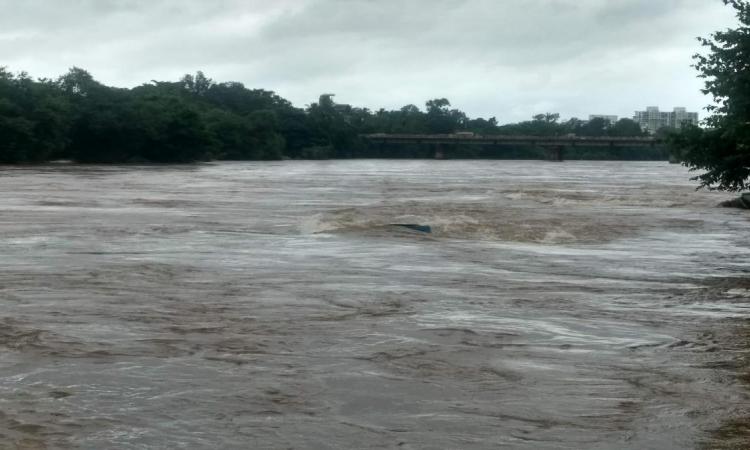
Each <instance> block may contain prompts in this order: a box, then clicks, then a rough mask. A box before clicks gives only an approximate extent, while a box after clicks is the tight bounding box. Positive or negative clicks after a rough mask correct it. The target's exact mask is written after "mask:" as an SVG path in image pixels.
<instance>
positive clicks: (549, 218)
mask: <svg viewBox="0 0 750 450" xmlns="http://www.w3.org/2000/svg"><path fill="white" fill-rule="evenodd" d="M689 176H690V175H689V174H688V172H687V171H686V170H685V169H684V168H682V167H679V166H674V165H668V164H666V163H615V162H567V163H563V164H554V163H544V162H510V161H497V162H488V161H473V162H459V161H339V162H281V163H225V164H205V165H196V166H179V167H171V166H159V167H112V166H108V167H105V166H85V167H80V166H65V165H60V166H42V167H15V168H13V167H4V168H0V192H2V195H1V196H0V255H1V259H0V305H2V309H0V443H1V444H0V448H6V447H7V448H28V449H35V448H82V449H103V448H117V449H151V448H154V449H161V448H163V449H167V448H186V449H188V448H189V449H193V448H227V449H229V448H237V449H244V448H259V449H261V448H263V449H265V448H269V449H270V448H293V449H354V448H362V449H446V448H449V449H489V448H519V449H646V448H653V449H685V448H699V447H701V446H704V445H713V444H712V442H714V441H712V439H721V438H722V434H721V433H717V432H716V430H722V429H725V428H726V427H727V426H728V425H727V424H733V423H738V421H742V420H744V419H743V418H744V417H748V415H749V412H748V406H749V404H750V398H749V396H748V390H747V388H746V386H744V385H743V381H742V377H743V374H744V375H746V374H747V364H746V363H747V358H748V353H747V351H746V349H747V346H746V344H747V341H748V332H747V324H748V319H749V318H750V290H749V289H750V283H749V282H748V281H747V280H748V278H749V277H748V272H750V240H748V237H750V215H748V214H747V212H746V211H739V210H731V209H721V208H716V205H717V204H718V203H719V202H721V201H722V200H726V199H727V198H728V197H727V195H722V194H717V193H710V192H696V191H695V190H694V185H693V183H692V182H691V181H689ZM393 223H415V224H424V225H429V226H431V227H432V230H433V233H432V234H430V235H427V234H424V233H419V232H416V231H412V230H408V229H404V228H403V227H392V226H390V225H389V224H393ZM746 378H747V377H746ZM723 427H724V428H723ZM730 437H731V439H735V440H734V441H732V442H735V443H737V442H740V440H736V439H740V437H738V436H735V435H732V436H730ZM716 445H718V444H716ZM727 445H729V444H727Z"/></svg>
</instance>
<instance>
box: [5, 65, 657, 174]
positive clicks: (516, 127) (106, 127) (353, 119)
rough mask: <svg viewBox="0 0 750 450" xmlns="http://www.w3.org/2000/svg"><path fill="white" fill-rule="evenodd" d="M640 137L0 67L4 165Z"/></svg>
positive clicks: (389, 151) (384, 153) (411, 154)
mask: <svg viewBox="0 0 750 450" xmlns="http://www.w3.org/2000/svg"><path fill="white" fill-rule="evenodd" d="M462 131H463V132H474V133H477V134H510V135H541V136H554V135H567V134H576V135H578V136H641V135H643V132H642V131H641V129H640V127H639V126H638V124H637V123H635V122H633V121H632V120H629V119H622V120H620V121H619V122H617V123H615V124H610V123H609V122H608V121H606V120H603V119H593V120H591V121H582V120H578V119H571V120H568V121H560V116H559V115H558V114H550V113H547V114H539V115H537V116H534V117H533V118H532V119H531V120H529V121H525V122H521V123H515V124H507V125H499V124H498V122H497V120H496V119H495V118H489V119H484V118H474V119H472V118H470V117H468V116H467V115H466V114H465V113H464V112H462V111H460V110H458V109H455V108H452V107H451V104H450V102H449V101H448V100H447V99H444V98H439V99H433V100H430V101H427V102H426V104H425V106H424V109H420V108H419V107H417V106H415V105H407V106H404V107H403V108H401V109H398V110H391V111H389V110H385V109H380V110H377V111H371V110H369V109H367V108H358V107H353V106H350V105H343V104H337V103H336V102H335V101H334V96H333V95H332V94H324V95H321V96H320V98H319V100H318V101H317V102H315V103H312V104H311V105H309V106H307V107H306V108H298V107H295V106H294V105H292V104H291V103H290V102H289V101H287V100H285V99H284V98H282V97H280V96H279V95H277V94H275V93H274V92H272V91H267V90H263V89H249V88H247V87H245V86H244V85H243V84H242V83H238V82H224V83H220V82H214V81H213V80H211V79H209V78H208V77H206V76H205V75H204V74H203V73H202V72H198V73H197V74H195V75H185V76H184V77H183V78H182V79H180V80H179V81H175V82H162V81H153V82H151V83H148V84H144V85H141V86H138V87H136V88H133V89H123V88H116V87H111V86H106V85H104V84H102V83H100V82H98V81H96V80H95V79H94V78H93V77H92V76H91V74H90V73H89V72H87V71H85V70H83V69H80V68H73V69H71V70H70V71H69V72H68V73H66V74H65V75H63V76H61V77H59V78H57V79H33V78H31V77H30V76H29V75H28V74H27V73H23V72H22V73H12V72H10V71H8V70H7V69H5V68H0V163H39V162H45V161H50V160H72V161H76V162H81V163H122V162H156V163H187V162H195V161H207V160H277V159H283V158H293V159H298V158H299V159H323V158H378V157H388V158H422V157H430V156H432V153H431V151H430V149H425V148H422V147H419V146H411V147H410V146H394V147H387V146H385V147H383V146H378V147H374V146H369V145H368V144H367V142H365V141H364V140H363V139H361V137H360V136H361V135H363V134H370V133H408V134H444V133H456V132H462ZM446 151H447V153H448V155H447V156H448V157H456V158H479V157H483V158H526V157H530V158H534V157H537V156H539V152H541V150H539V149H528V148H507V147H505V148H480V147H468V146H467V147H462V146H457V147H455V148H448V149H446ZM576 151H577V152H578V154H571V155H569V156H568V157H573V158H575V157H576V156H577V157H582V158H586V157H588V158H593V159H663V158H666V156H667V155H666V154H665V153H664V152H663V151H661V152H660V151H658V150H653V149H645V150H644V149H627V150H622V149H619V150H615V149H587V150H576Z"/></svg>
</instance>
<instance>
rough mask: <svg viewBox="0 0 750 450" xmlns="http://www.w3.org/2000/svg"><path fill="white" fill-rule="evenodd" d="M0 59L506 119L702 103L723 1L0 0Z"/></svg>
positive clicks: (725, 15) (49, 68) (31, 66)
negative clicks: (709, 48)
mask: <svg viewBox="0 0 750 450" xmlns="http://www.w3.org/2000/svg"><path fill="white" fill-rule="evenodd" d="M0 11H2V14H0V65H5V66H8V67H9V68H10V69H11V70H14V71H18V70H25V71H28V72H29V73H30V74H31V75H32V76H35V77H52V76H57V75H60V74H61V73H63V72H65V71H66V70H67V69H68V68H69V67H71V66H79V67H83V68H85V69H87V70H89V71H90V72H92V74H93V75H94V76H95V77H96V78H97V79H98V80H100V81H102V82H104V83H106V84H111V85H117V86H135V85H138V84H142V83H144V82H148V81H149V80H152V79H157V80H176V79H178V78H179V77H180V76H181V75H183V74H185V73H187V72H194V71H196V70H203V71H204V72H205V73H206V74H207V75H208V76H209V77H211V78H213V79H215V80H217V81H230V80H231V81H241V82H243V83H245V84H246V85H247V86H248V87H258V88H264V89H270V90H274V91H276V92H278V93H279V94H280V95H282V96H284V97H286V98H288V99H289V100H291V101H292V102H294V103H295V104H296V105H298V106H304V105H306V104H309V103H311V102H313V101H315V100H316V99H317V97H318V95H319V94H321V93H335V94H336V100H337V102H340V103H350V104H353V105H358V106H366V107H369V108H372V109H378V108H381V107H384V108H388V109H391V108H399V107H401V106H403V105H405V104H409V103H413V104H416V105H418V106H420V107H422V106H423V105H424V102H425V100H427V99H430V98H435V97H447V98H448V99H450V100H451V102H452V104H453V106H454V107H457V108H459V109H462V110H464V111H466V112H467V113H469V114H470V115H472V116H484V117H490V116H496V117H497V118H498V120H500V121H501V122H509V121H519V120H525V119H528V118H529V117H530V116H531V115H532V114H534V113H538V112H548V111H549V112H560V113H561V114H562V116H563V117H566V118H567V117H581V118H587V117H588V115H589V114H592V113H596V114H616V115H620V116H627V117H630V116H632V114H633V111H634V110H635V109H642V108H643V107H645V106H647V105H659V106H661V107H662V108H664V109H671V107H673V106H686V107H688V108H690V109H691V110H699V109H701V108H702V107H703V106H705V104H706V103H707V101H708V100H707V99H706V98H705V97H704V96H703V95H702V94H701V93H700V92H699V89H700V87H701V83H700V81H699V80H698V79H696V77H695V71H694V69H692V68H691V67H690V64H691V55H692V54H693V53H695V52H696V51H698V50H699V45H698V43H697V41H696V40H695V37H696V36H700V35H708V34H709V33H711V32H712V31H715V30H717V29H722V28H726V27H729V26H733V25H734V24H735V20H734V17H733V16H732V13H731V10H730V9H729V8H727V7H726V6H724V5H723V4H722V2H721V1H720V0H64V1H62V0H0Z"/></svg>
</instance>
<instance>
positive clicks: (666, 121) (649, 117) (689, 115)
mask: <svg viewBox="0 0 750 450" xmlns="http://www.w3.org/2000/svg"><path fill="white" fill-rule="evenodd" d="M633 120H635V121H636V122H638V124H639V125H640V126H641V128H642V129H644V130H646V131H648V132H649V133H652V134H653V133H656V131H657V130H658V129H660V128H671V129H675V130H679V129H680V128H682V124H684V123H685V122H688V123H692V124H694V125H698V122H699V120H698V113H697V112H688V111H687V110H686V109H685V108H679V107H678V108H674V110H673V111H672V112H667V111H659V107H658V106H649V107H648V108H646V110H645V111H636V112H635V117H633Z"/></svg>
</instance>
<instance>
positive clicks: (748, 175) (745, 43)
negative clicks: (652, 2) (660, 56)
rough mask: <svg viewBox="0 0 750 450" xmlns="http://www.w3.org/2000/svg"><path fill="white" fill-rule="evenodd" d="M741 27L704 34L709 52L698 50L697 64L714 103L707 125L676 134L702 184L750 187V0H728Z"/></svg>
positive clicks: (676, 148) (684, 158)
mask: <svg viewBox="0 0 750 450" xmlns="http://www.w3.org/2000/svg"><path fill="white" fill-rule="evenodd" d="M724 3H725V4H727V5H729V6H730V7H732V8H734V10H735V12H736V15H737V18H738V19H739V22H740V26H739V27H738V28H736V29H730V30H726V31H720V32H717V33H714V34H713V35H712V36H711V38H710V39H704V38H700V41H701V44H703V46H705V47H706V48H707V49H708V54H706V55H702V54H697V55H695V56H694V58H695V68H696V69H697V70H698V71H699V73H700V75H699V76H700V77H701V78H703V79H705V88H704V89H703V93H704V94H707V95H710V96H711V97H712V99H713V100H714V104H713V105H710V106H708V107H707V109H708V110H709V111H710V112H711V113H712V115H711V116H710V117H708V118H707V119H706V121H705V123H706V128H699V127H697V126H689V127H688V128H687V129H686V130H684V132H683V133H681V134H675V135H673V136H672V137H671V141H672V142H671V143H672V147H673V148H674V152H675V153H676V154H677V155H678V156H679V158H680V159H681V160H682V161H683V162H684V164H685V165H686V166H688V167H690V168H691V169H692V170H701V171H705V172H703V173H702V174H701V175H699V176H697V177H696V178H695V179H696V180H698V181H699V182H700V185H701V187H707V188H711V189H719V190H726V191H742V190H746V189H748V188H750V70H749V69H748V68H750V51H749V50H748V49H750V3H749V2H747V1H741V0H724Z"/></svg>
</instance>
